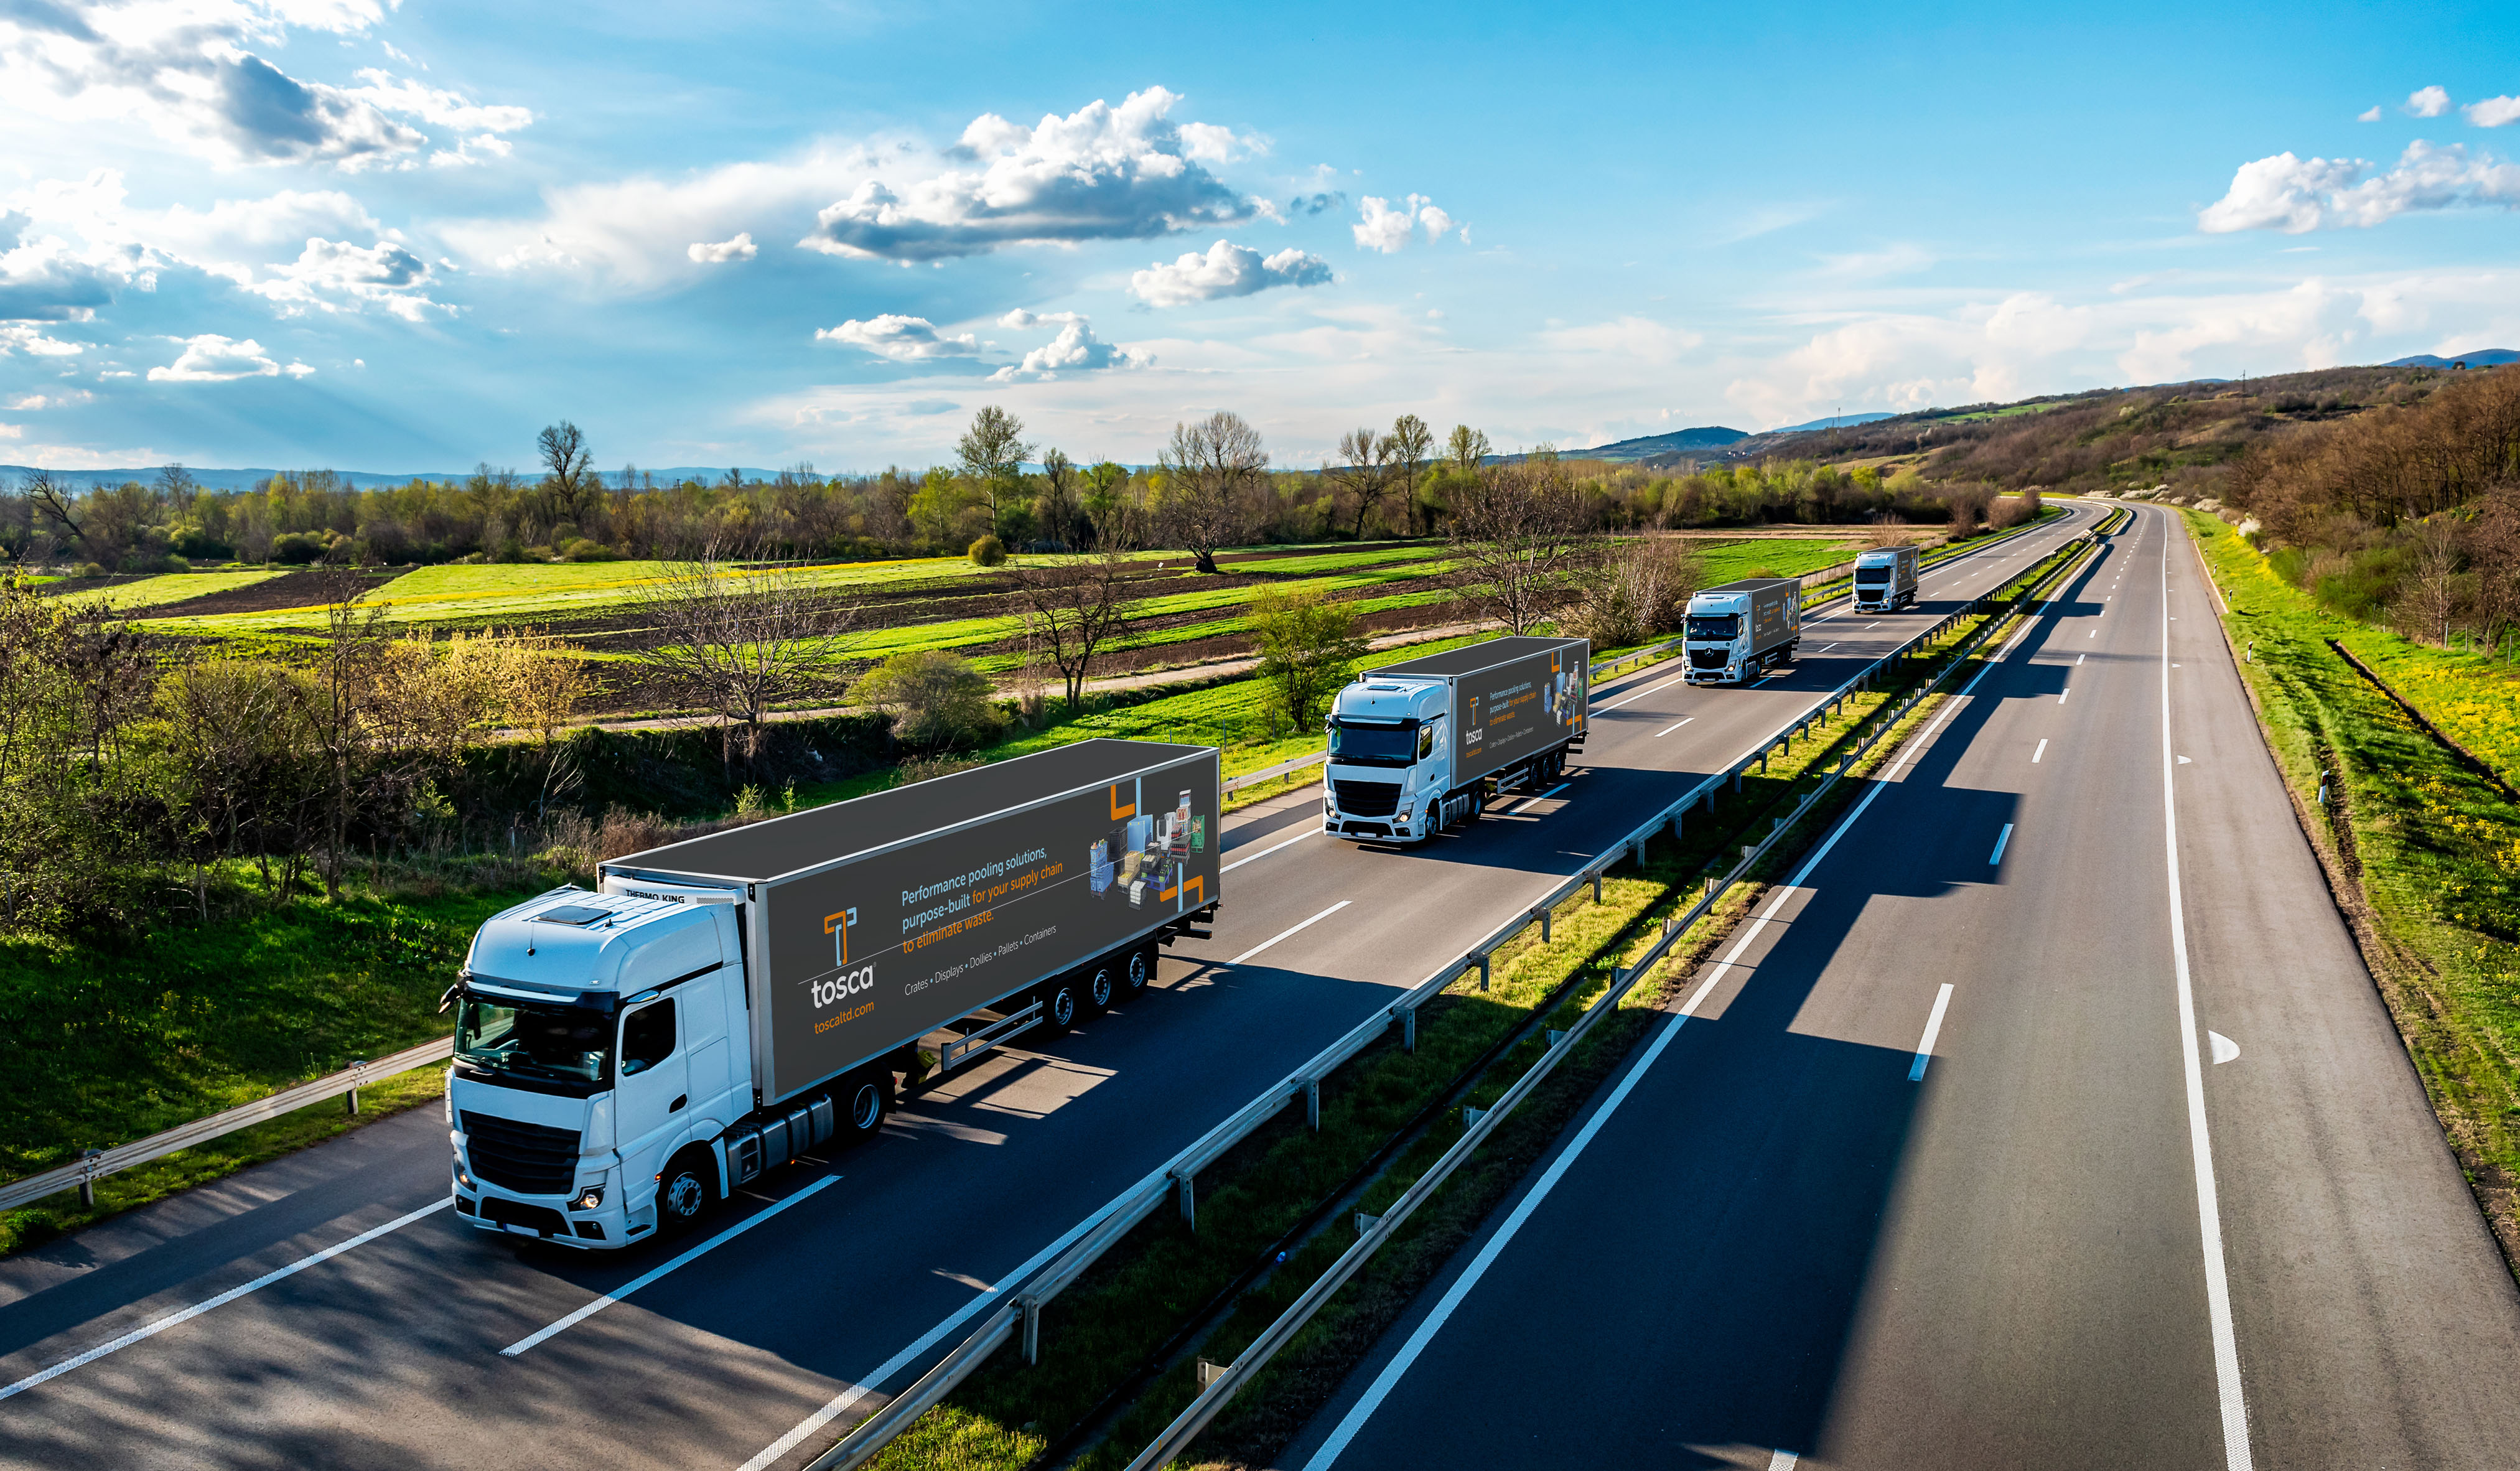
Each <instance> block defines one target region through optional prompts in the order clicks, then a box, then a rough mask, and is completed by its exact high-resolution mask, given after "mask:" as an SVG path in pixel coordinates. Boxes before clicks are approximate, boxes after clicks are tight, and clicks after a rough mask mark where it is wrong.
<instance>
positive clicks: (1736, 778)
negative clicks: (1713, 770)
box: [1733, 752, 1768, 797]
mask: <svg viewBox="0 0 2520 1471" xmlns="http://www.w3.org/2000/svg"><path fill="white" fill-rule="evenodd" d="M1747 769H1748V768H1746V767H1739V766H1736V767H1734V768H1733V795H1734V796H1736V797H1737V796H1739V795H1740V794H1741V773H1742V772H1744V771H1746V770H1747ZM1767 769H1768V757H1767V753H1765V752H1761V753H1760V756H1759V770H1761V771H1763V772H1764V771H1766V770H1767Z"/></svg>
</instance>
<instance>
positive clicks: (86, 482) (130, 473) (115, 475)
mask: <svg viewBox="0 0 2520 1471" xmlns="http://www.w3.org/2000/svg"><path fill="white" fill-rule="evenodd" d="M159 468H160V467H158V466H155V465H149V466H132V467H126V468H121V469H57V470H54V471H53V472H52V473H53V475H54V477H55V478H56V479H59V480H62V481H64V482H66V483H67V484H70V485H74V486H79V487H82V488H84V487H87V486H94V485H120V484H121V483H122V482H124V481H125V480H137V481H139V482H140V483H142V484H143V485H146V484H148V483H149V482H150V481H152V480H155V479H156V478H157V477H158V469H159ZM307 468H321V467H306V466H301V467H299V468H298V469H294V470H291V471H290V473H291V474H297V473H299V472H301V471H302V470H304V469H307ZM729 468H732V467H729V466H724V465H720V466H717V467H714V468H711V467H709V466H705V465H673V466H665V467H662V468H657V469H652V470H649V471H647V473H649V474H652V475H654V476H655V477H656V483H658V484H660V485H671V484H674V483H675V482H677V481H680V480H683V479H686V478H693V477H697V478H698V479H700V480H704V481H707V482H709V483H711V484H714V483H716V482H717V481H720V480H723V479H725V478H726V472H727V470H728V469H729ZM516 469H517V478H518V479H522V480H534V479H538V478H540V472H539V471H537V470H533V469H529V468H525V467H524V466H517V468H516ZM34 472H35V468H34V467H33V466H29V465H0V477H16V476H23V475H31V474H33V473H34ZM184 472H185V473H186V474H188V475H191V476H192V477H193V479H194V480H195V481H196V482H197V483H199V484H200V485H201V486H202V488H203V489H204V490H251V489H253V488H254V487H255V486H257V485H260V484H261V483H262V482H263V481H265V480H268V479H270V478H271V477H272V476H273V475H276V474H278V473H280V471H278V470H274V469H268V468H249V469H215V468H203V467H200V466H192V465H187V466H185V467H184ZM337 473H338V474H339V475H340V477H341V478H342V479H344V480H346V481H348V482H349V483H350V484H352V485H354V486H356V487H358V488H359V489H361V490H368V489H372V488H374V487H376V486H379V485H401V484H405V483H407V482H409V481H412V480H453V481H457V482H461V481H462V480H463V479H464V477H465V476H467V475H470V474H471V473H472V471H471V470H469V469H424V470H396V471H393V472H391V473H387V472H385V471H382V470H372V469H345V470H340V471H337ZM605 473H606V478H605V483H606V484H607V485H609V484H610V483H612V482H611V474H612V472H611V471H609V470H607V471H606V472H605ZM771 473H772V472H771V471H769V470H766V469H763V468H760V467H758V466H751V465H747V466H745V467H743V477H744V478H745V479H747V480H767V479H769V478H770V476H771Z"/></svg>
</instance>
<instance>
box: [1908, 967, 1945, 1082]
mask: <svg viewBox="0 0 2520 1471" xmlns="http://www.w3.org/2000/svg"><path fill="white" fill-rule="evenodd" d="M1951 1003H1952V983H1951V982H1949V981H1945V982H1943V989H1942V990H1940V991H1937V992H1935V993H1934V1009H1933V1010H1932V1011H1931V1012H1929V1013H1928V1014H1927V1015H1926V1017H1925V1035H1924V1036H1922V1037H1919V1038H1917V1039H1916V1060H1915V1062H1914V1063H1913V1064H1911V1065H1910V1067H1909V1068H1908V1081H1909V1082H1911V1083H1922V1082H1924V1081H1925V1064H1926V1063H1928V1062H1931V1061H1932V1060H1933V1058H1934V1039H1935V1038H1937V1037H1939V1036H1941V1035H1942V1031H1943V1012H1944V1010H1945V1009H1947V1008H1948V1007H1949V1006H1950V1005H1951Z"/></svg>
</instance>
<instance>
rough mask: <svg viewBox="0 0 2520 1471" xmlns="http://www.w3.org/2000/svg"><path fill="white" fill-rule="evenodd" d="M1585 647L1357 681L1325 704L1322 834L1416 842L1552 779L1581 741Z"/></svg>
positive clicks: (1461, 651)
mask: <svg viewBox="0 0 2520 1471" xmlns="http://www.w3.org/2000/svg"><path fill="white" fill-rule="evenodd" d="M1592 647H1593V646H1592V645H1591V644H1589V643H1587V642H1585V641H1584V640H1582V639H1533V638H1501V639H1489V640H1486V641H1484V642H1482V643H1478V644H1472V645H1467V646H1463V647H1461V648H1454V649H1448V650H1446V651H1445V652H1443V653H1436V654H1428V655H1427V656H1425V657H1424V658H1419V659H1410V660H1407V661H1406V662H1403V663H1398V664H1386V665H1384V666H1383V667H1381V668H1379V669H1376V670H1373V671H1372V672H1371V673H1368V674H1366V675H1364V676H1361V677H1360V678H1359V679H1357V680H1356V682H1355V683H1353V684H1350V685H1348V686H1347V687H1346V688H1344V689H1342V690H1340V691H1339V692H1338V694H1337V696H1336V697H1335V698H1334V699H1333V700H1332V701H1331V705H1330V717H1329V745H1330V749H1329V764H1328V769H1327V772H1326V774H1325V775H1326V778H1327V780H1326V781H1325V783H1324V802H1325V810H1324V813H1323V822H1324V824H1325V825H1326V826H1327V827H1328V830H1330V831H1332V832H1339V833H1344V834H1347V835H1349V836H1354V837H1373V838H1386V839H1389V840H1392V841H1395V842H1419V841H1422V840H1424V839H1425V838H1428V837H1431V836H1433V835H1434V834H1436V833H1438V832H1441V831H1443V830H1444V829H1446V828H1448V827H1451V826H1453V825H1456V824H1458V823H1460V822H1462V821H1463V820H1465V819H1475V818H1476V817H1477V816H1478V813H1479V811H1480V809H1481V808H1482V807H1483V806H1484V805H1485V802H1486V798H1487V795H1488V793H1489V792H1490V791H1491V790H1492V789H1494V788H1498V787H1508V786H1514V785H1528V784H1535V783H1537V782H1540V781H1545V780H1549V779H1551V778H1553V777H1554V776H1556V775H1557V774H1558V773H1559V772H1562V771H1564V770H1565V769H1566V754H1567V752H1569V751H1570V750H1573V749H1574V748H1576V747H1577V746H1580V745H1582V744H1583V742H1584V736H1585V733H1586V728H1587V723H1586V701H1587V700H1588V699H1589V698H1590V697H1591V691H1592V683H1593V681H1592V673H1593V671H1592Z"/></svg>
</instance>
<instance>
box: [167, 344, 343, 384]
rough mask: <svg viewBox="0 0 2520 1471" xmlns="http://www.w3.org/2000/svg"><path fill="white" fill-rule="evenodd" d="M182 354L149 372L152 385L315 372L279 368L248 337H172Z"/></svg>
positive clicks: (297, 365) (301, 366) (297, 366)
mask: <svg viewBox="0 0 2520 1471" xmlns="http://www.w3.org/2000/svg"><path fill="white" fill-rule="evenodd" d="M172 340H174V341H178V342H181V343H183V344H184V351H183V353H182V355H181V356H179V357H177V358H176V359H175V361H174V362H173V363H171V364H169V365H167V366H166V367H163V368H152V369H150V370H149V380H150V381H151V382H153V383H230V382H234V381H236V380H237V379H242V378H278V377H280V376H281V375H283V374H287V375H288V376H289V377H291V378H304V377H306V376H307V375H308V374H311V373H313V372H314V371H315V370H314V369H312V368H309V367H307V366H306V365H305V364H304V363H291V364H290V365H289V366H288V367H286V368H284V367H282V366H281V365H280V364H279V362H277V361H276V360H274V359H273V358H272V357H270V356H269V355H268V354H266V353H265V352H264V351H263V350H262V344H261V343H260V342H257V341H255V340H254V339H253V338H251V337H242V338H229V337H223V336H221V335H219V334H217V333H203V334H201V335H200V336H197V337H176V338H173V339H172Z"/></svg>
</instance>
